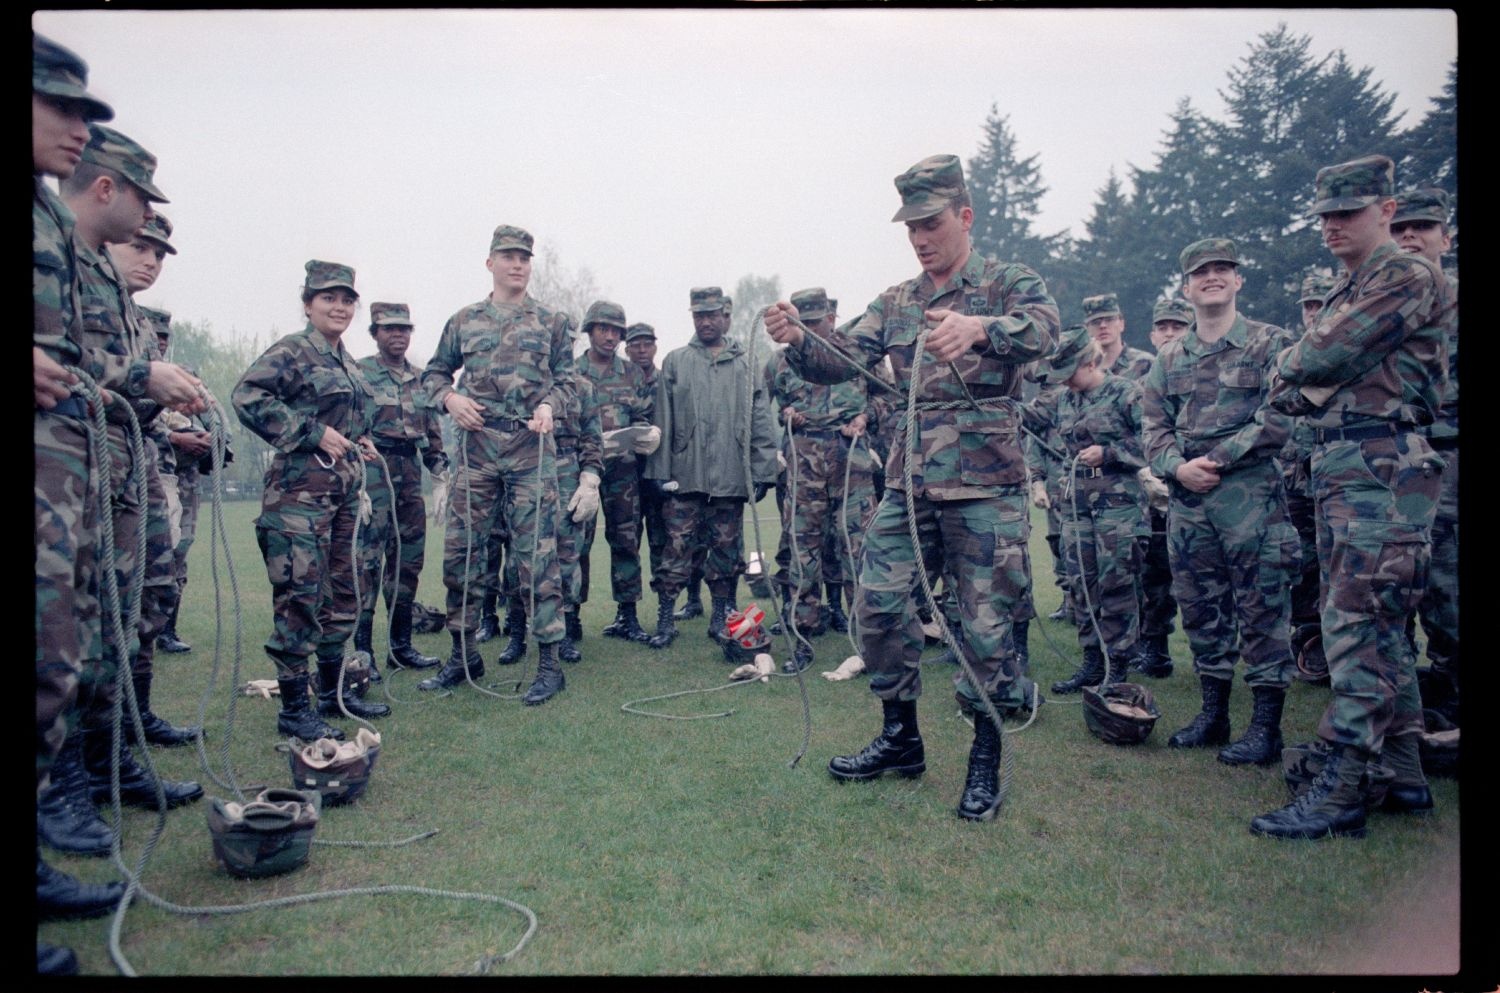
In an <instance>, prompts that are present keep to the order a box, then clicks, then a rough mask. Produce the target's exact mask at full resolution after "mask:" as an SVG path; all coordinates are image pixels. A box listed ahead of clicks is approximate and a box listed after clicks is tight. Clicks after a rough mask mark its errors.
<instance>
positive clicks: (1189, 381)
mask: <svg viewBox="0 0 1500 993" xmlns="http://www.w3.org/2000/svg"><path fill="white" fill-rule="evenodd" d="M1167 392H1168V393H1170V394H1171V395H1173V396H1187V395H1188V394H1189V393H1192V392H1193V373H1192V370H1189V369H1183V370H1181V371H1174V372H1168V373H1167Z"/></svg>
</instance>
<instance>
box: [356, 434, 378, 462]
mask: <svg viewBox="0 0 1500 993" xmlns="http://www.w3.org/2000/svg"><path fill="white" fill-rule="evenodd" d="M359 455H360V458H362V459H364V460H365V461H366V462H374V461H376V460H378V459H379V458H380V453H379V452H377V451H375V442H373V441H371V440H370V439H369V437H368V436H366V437H364V438H361V439H359Z"/></svg>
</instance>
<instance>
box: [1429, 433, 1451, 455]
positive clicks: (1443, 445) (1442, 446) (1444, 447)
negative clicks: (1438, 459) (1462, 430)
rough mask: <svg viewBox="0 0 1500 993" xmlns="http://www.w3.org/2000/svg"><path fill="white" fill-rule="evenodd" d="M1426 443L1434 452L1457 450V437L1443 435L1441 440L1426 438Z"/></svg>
mask: <svg viewBox="0 0 1500 993" xmlns="http://www.w3.org/2000/svg"><path fill="white" fill-rule="evenodd" d="M1427 443H1428V444H1429V445H1431V446H1432V450H1433V451H1434V452H1455V451H1457V450H1458V435H1456V434H1445V435H1443V436H1442V437H1441V438H1428V439H1427Z"/></svg>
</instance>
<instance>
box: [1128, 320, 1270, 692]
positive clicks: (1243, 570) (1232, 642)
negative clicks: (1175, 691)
mask: <svg viewBox="0 0 1500 993" xmlns="http://www.w3.org/2000/svg"><path fill="white" fill-rule="evenodd" d="M1288 343H1289V336H1288V335H1287V333H1286V331H1284V330H1282V329H1281V328H1278V327H1275V326H1273V325H1270V324H1263V323H1261V322H1259V321H1248V320H1246V319H1245V318H1244V317H1243V316H1237V317H1236V318H1235V322H1234V326H1233V327H1231V328H1230V330H1229V332H1228V333H1227V334H1225V335H1224V337H1223V338H1220V339H1219V340H1218V341H1216V342H1213V343H1206V342H1204V341H1203V340H1202V339H1200V338H1199V337H1198V334H1197V324H1196V323H1194V324H1193V326H1192V328H1190V329H1189V331H1188V335H1187V337H1186V338H1183V339H1182V340H1180V341H1175V342H1171V343H1170V344H1168V345H1167V346H1166V347H1164V348H1163V349H1162V350H1161V353H1160V354H1159V355H1157V357H1156V362H1155V364H1154V365H1153V366H1152V369H1151V372H1150V374H1149V375H1147V377H1146V379H1145V381H1144V384H1143V391H1142V399H1143V404H1144V417H1143V422H1144V425H1143V426H1144V433H1145V442H1146V455H1147V458H1148V459H1149V460H1150V462H1151V468H1152V470H1153V471H1154V472H1155V473H1156V474H1157V475H1158V476H1160V477H1161V478H1163V479H1165V480H1167V485H1168V486H1169V487H1170V489H1171V493H1172V503H1171V508H1170V510H1169V511H1168V528H1169V535H1168V541H1169V543H1170V549H1171V557H1172V577H1173V592H1174V593H1175V594H1176V596H1177V603H1178V606H1179V607H1180V608H1181V609H1182V625H1183V628H1184V629H1186V631H1187V634H1188V643H1189V644H1190V645H1191V646H1192V649H1193V668H1194V671H1196V672H1197V673H1198V674H1199V675H1200V676H1209V677H1212V678H1214V679H1219V680H1231V679H1233V678H1234V663H1235V659H1236V658H1237V657H1240V656H1242V657H1243V658H1244V660H1245V681H1246V683H1248V684H1249V685H1251V686H1274V687H1285V686H1286V685H1287V684H1288V680H1289V678H1290V675H1291V673H1290V661H1291V659H1290V650H1289V648H1288V643H1287V620H1288V616H1289V609H1290V608H1289V603H1288V600H1287V588H1288V585H1289V570H1290V568H1291V567H1292V566H1293V565H1294V564H1295V562H1296V560H1297V544H1296V532H1295V531H1294V530H1293V529H1292V526H1291V523H1290V522H1289V521H1288V520H1287V514H1286V497H1285V494H1284V493H1283V491H1282V488H1281V478H1280V475H1279V472H1278V470H1277V468H1276V466H1275V464H1274V463H1273V462H1272V461H1271V456H1272V455H1273V454H1275V453H1276V452H1277V451H1279V450H1280V448H1281V446H1282V445H1283V444H1284V443H1285V441H1286V437H1287V433H1288V428H1289V425H1288V422H1287V419H1286V418H1285V417H1283V416H1282V415H1280V414H1278V413H1277V412H1276V411H1273V410H1268V409H1267V408H1266V406H1265V397H1266V377H1267V375H1268V374H1269V372H1270V369H1271V366H1272V363H1273V362H1274V361H1275V358H1276V353H1277V352H1278V351H1280V350H1281V349H1282V348H1284V347H1286V345H1287V344H1288ZM1203 455H1206V456H1208V457H1209V458H1211V459H1212V460H1214V461H1215V462H1217V463H1218V464H1219V465H1220V466H1221V467H1222V468H1221V469H1220V476H1221V482H1220V483H1219V484H1218V485H1217V486H1215V487H1214V488H1213V489H1212V490H1210V491H1209V492H1208V493H1194V492H1192V491H1191V490H1189V489H1188V488H1187V487H1185V486H1183V485H1182V484H1181V483H1179V482H1178V481H1177V476H1176V470H1177V467H1178V466H1180V465H1182V464H1183V463H1184V462H1186V461H1188V460H1189V459H1193V458H1197V457H1199V456H1203Z"/></svg>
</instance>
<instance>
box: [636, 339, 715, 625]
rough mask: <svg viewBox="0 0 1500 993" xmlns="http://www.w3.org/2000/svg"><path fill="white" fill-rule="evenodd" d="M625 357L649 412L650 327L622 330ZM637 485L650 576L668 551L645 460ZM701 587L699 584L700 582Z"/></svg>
mask: <svg viewBox="0 0 1500 993" xmlns="http://www.w3.org/2000/svg"><path fill="white" fill-rule="evenodd" d="M625 354H626V355H627V356H628V357H629V358H630V361H632V362H634V363H635V364H636V367H637V368H639V369H640V370H641V375H642V376H644V377H645V386H646V389H648V390H650V391H651V400H652V408H653V410H654V409H655V403H656V377H657V376H658V375H659V374H660V373H659V370H658V369H657V368H656V329H655V328H654V327H652V326H651V325H649V324H640V323H637V324H632V325H630V327H628V328H626V329H625ZM635 476H636V485H637V486H638V487H639V489H640V494H641V523H640V526H639V527H637V528H636V534H637V535H638V536H639V535H641V534H644V535H645V537H646V545H647V546H648V547H649V548H650V552H651V575H652V576H653V577H654V576H655V575H656V570H657V569H659V568H661V557H662V554H663V552H664V551H665V549H666V547H667V528H666V524H665V522H664V521H663V520H662V506H663V503H662V495H661V489H660V488H659V487H658V486H657V484H656V481H655V480H651V479H647V478H646V460H645V459H636V460H635ZM700 585H701V580H700ZM702 613H703V604H702V602H701V600H700V602H699V604H698V616H701V615H702Z"/></svg>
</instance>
